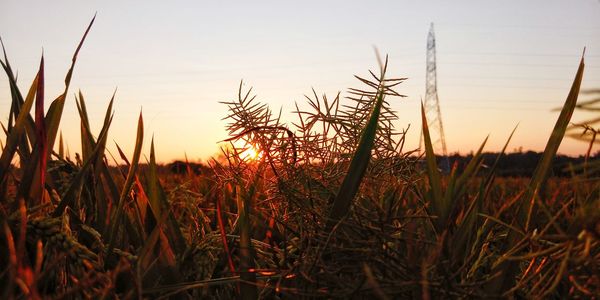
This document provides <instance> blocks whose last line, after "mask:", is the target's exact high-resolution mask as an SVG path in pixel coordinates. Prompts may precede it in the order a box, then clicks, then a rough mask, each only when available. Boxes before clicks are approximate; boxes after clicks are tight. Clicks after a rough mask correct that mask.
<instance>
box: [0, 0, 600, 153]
mask: <svg viewBox="0 0 600 300" xmlns="http://www.w3.org/2000/svg"><path fill="white" fill-rule="evenodd" d="M96 12H97V14H98V16H97V19H96V22H95V24H94V26H93V28H92V30H91V32H90V35H89V36H88V39H87V41H86V43H85V45H84V47H83V49H82V51H81V52H80V56H79V60H78V63H77V65H76V68H75V73H74V77H73V78H74V80H73V82H72V88H71V95H69V98H68V101H67V104H66V108H65V114H64V115H63V121H62V125H61V129H62V131H63V134H64V136H65V139H66V142H67V143H68V145H69V147H70V149H71V153H73V152H75V151H79V147H78V145H79V143H80V139H79V119H78V115H77V110H76V107H75V103H74V96H73V95H74V93H75V92H77V90H78V89H81V90H82V92H83V94H84V95H85V98H86V102H87V104H88V111H89V113H90V116H91V120H90V121H91V124H92V129H93V130H94V132H96V133H97V132H98V131H99V130H100V126H101V122H102V118H103V114H104V111H105V107H106V105H107V103H108V101H109V99H110V96H111V95H112V93H113V90H114V89H115V88H116V87H118V91H117V96H116V103H115V117H114V120H113V125H112V128H111V131H110V138H111V139H112V140H114V141H116V142H117V143H119V144H120V145H121V146H123V148H124V149H125V150H126V151H127V153H128V155H130V153H131V151H132V147H133V142H134V140H135V126H136V119H137V116H138V114H139V111H140V109H142V110H143V114H144V119H145V129H146V141H147V143H146V146H145V150H146V151H147V149H148V147H149V144H148V143H149V141H150V138H151V136H152V134H154V136H155V143H156V148H157V156H158V159H159V160H160V161H169V160H171V159H175V158H182V157H183V155H184V152H187V155H188V157H189V158H190V159H192V160H195V159H197V158H205V157H207V156H209V155H212V154H214V153H215V152H216V151H217V149H218V147H217V141H219V140H223V139H225V138H227V136H226V133H225V131H224V129H223V128H224V125H225V123H224V122H223V121H222V120H221V118H223V117H224V116H226V115H227V110H226V107H225V106H224V105H222V104H219V103H218V102H219V101H228V100H231V99H234V98H235V97H236V96H237V88H238V85H239V82H240V80H242V79H243V80H244V82H245V83H246V87H250V86H252V87H254V91H255V93H256V94H257V95H258V99H259V100H261V101H264V102H266V103H269V104H270V105H271V107H272V109H273V110H275V111H278V110H279V109H280V108H281V107H282V108H283V112H284V113H286V117H289V118H288V120H290V119H293V115H291V114H290V113H289V112H291V111H293V110H294V102H295V101H297V102H299V103H300V104H301V105H302V104H303V102H304V100H303V98H304V96H303V95H304V94H310V93H312V92H311V88H314V89H315V90H316V91H317V93H318V94H323V93H327V94H328V96H330V97H333V96H335V94H336V93H337V92H338V91H342V92H345V91H346V89H347V88H349V87H361V85H360V84H359V83H358V81H357V80H355V79H354V78H353V75H354V74H357V75H366V74H367V70H368V69H376V68H377V63H376V59H375V56H374V52H373V46H376V47H377V48H378V49H379V50H380V51H381V52H382V53H384V54H385V53H387V54H389V56H390V66H389V70H390V73H389V74H390V76H392V77H408V78H409V80H407V81H406V82H405V83H404V84H402V85H400V86H399V88H398V91H399V92H400V93H402V94H405V95H407V96H408V97H407V98H404V99H393V100H392V99H390V101H391V102H392V106H393V107H394V108H395V109H397V110H398V111H399V116H400V121H399V122H398V123H397V127H398V128H399V129H402V128H405V127H406V126H408V124H411V129H410V131H409V136H408V144H407V149H406V150H409V148H410V149H412V148H415V147H417V146H418V145H417V144H418V141H419V137H418V135H419V133H420V121H419V103H420V99H421V97H422V96H424V94H425V85H424V82H425V48H426V39H427V31H428V29H429V23H430V22H434V23H435V29H436V38H437V58H438V66H437V68H438V93H439V98H440V104H441V110H442V115H443V121H444V127H445V131H446V141H447V145H448V150H449V152H455V151H460V152H461V153H463V154H464V153H467V152H469V151H471V150H473V149H474V148H477V147H478V146H479V144H480V143H481V142H482V141H483V139H484V138H485V136H486V135H488V134H490V135H491V137H490V142H489V144H488V147H487V148H486V149H487V150H490V151H494V150H498V149H499V148H501V146H502V145H503V143H504V141H505V139H506V138H507V136H508V134H509V133H510V131H511V130H512V128H513V127H514V126H515V125H516V124H517V123H518V122H520V125H519V129H518V130H517V133H516V134H515V137H514V139H513V142H512V143H511V146H510V147H509V149H514V148H517V147H519V146H522V147H523V148H524V149H533V150H538V151H539V150H543V148H544V146H545V142H546V140H547V139H548V137H549V134H550V132H551V129H552V127H553V125H554V122H555V120H556V118H557V116H558V112H555V111H551V110H552V108H555V107H559V106H561V105H562V103H563V102H564V99H565V97H566V95H567V94H568V90H569V87H570V84H571V82H572V79H573V77H574V75H575V71H576V69H577V64H578V62H579V59H580V56H581V53H582V50H583V47H587V51H586V72H585V74H584V82H583V88H600V2H599V1H597V0H577V1H564V0H563V1H368V2H367V1H295V2H284V1H245V2H241V1H240V2H233V1H221V2H217V1H211V2H208V1H127V3H121V1H15V0H2V2H1V3H0V36H1V37H2V39H3V41H4V44H5V45H6V47H7V51H8V55H9V59H10V63H11V64H12V66H13V68H15V69H17V70H18V72H19V82H20V85H21V89H22V90H26V89H27V88H28V86H29V84H30V83H31V80H32V79H33V76H34V75H35V72H36V71H37V67H38V64H39V58H40V54H41V52H42V48H43V51H44V57H45V62H46V75H45V76H46V80H47V81H46V86H47V90H46V95H47V97H48V98H52V99H53V98H54V97H56V96H57V95H59V93H60V92H61V91H62V89H63V83H62V82H63V79H64V75H65V73H66V71H67V69H68V67H69V64H70V58H71V55H72V53H73V51H74V50H75V47H76V45H77V42H78V41H79V39H80V37H81V36H82V34H83V32H84V30H85V28H86V26H87V24H88V22H89V20H90V19H91V18H92V16H93V15H94V13H96ZM1 77H2V79H1V80H0V121H2V122H3V123H6V120H7V115H8V110H9V102H10V101H9V99H10V93H9V90H8V82H7V80H6V77H5V76H4V75H2V76H1ZM584 117H585V116H583V115H581V114H578V113H576V114H575V116H574V119H573V120H574V121H577V120H581V119H583V118H584ZM110 149H114V148H113V147H110ZM585 150H586V145H585V144H583V143H581V142H576V141H572V140H570V139H566V140H565V141H564V142H563V146H562V147H561V150H560V152H562V153H567V154H572V155H575V154H581V153H583V152H584V151H585Z"/></svg>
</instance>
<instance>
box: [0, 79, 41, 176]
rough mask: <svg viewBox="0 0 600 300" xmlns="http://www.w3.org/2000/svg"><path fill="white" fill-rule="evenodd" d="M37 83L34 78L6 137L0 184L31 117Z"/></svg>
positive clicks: (1, 158) (0, 165)
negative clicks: (26, 123)
mask: <svg viewBox="0 0 600 300" xmlns="http://www.w3.org/2000/svg"><path fill="white" fill-rule="evenodd" d="M37 82H38V76H36V77H35V79H34V80H33V83H32V84H31V87H30V88H29V92H28V93H27V98H26V100H25V103H24V105H23V106H22V107H21V110H20V111H19V116H18V118H17V120H16V122H15V125H14V126H13V128H12V130H11V131H10V132H9V133H8V136H7V137H6V144H5V145H4V150H3V151H2V156H1V157H0V182H2V181H4V180H5V179H6V175H7V173H8V169H9V167H10V163H11V162H12V160H13V157H14V155H15V152H16V150H17V147H18V143H19V139H20V138H21V137H22V135H23V133H24V132H25V122H26V121H27V118H28V117H29V118H30V117H31V116H30V115H29V112H30V111H31V107H32V106H33V100H34V96H35V94H36V89H37V86H38V83H37Z"/></svg>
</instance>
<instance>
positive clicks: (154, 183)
mask: <svg viewBox="0 0 600 300" xmlns="http://www.w3.org/2000/svg"><path fill="white" fill-rule="evenodd" d="M157 169H158V167H157V164H156V156H155V152H154V138H153V139H152V142H151V144H150V165H149V172H148V190H147V196H148V202H149V204H150V208H151V209H152V213H153V214H154V216H155V218H156V219H159V218H160V217H161V216H162V215H163V214H165V213H166V214H168V217H167V220H166V222H165V224H166V230H165V231H166V232H167V233H168V237H169V243H170V244H171V247H173V250H174V252H175V253H183V251H184V250H185V248H186V242H185V238H184V237H183V234H182V233H181V229H180V227H179V223H178V222H177V219H175V215H173V212H172V211H171V207H170V204H169V202H168V201H167V195H166V193H165V191H164V189H163V187H162V186H161V184H160V180H159V178H158V172H157Z"/></svg>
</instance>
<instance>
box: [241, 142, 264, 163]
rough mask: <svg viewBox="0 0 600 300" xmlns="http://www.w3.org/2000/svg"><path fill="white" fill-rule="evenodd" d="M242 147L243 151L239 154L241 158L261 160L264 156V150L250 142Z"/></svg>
mask: <svg viewBox="0 0 600 300" xmlns="http://www.w3.org/2000/svg"><path fill="white" fill-rule="evenodd" d="M241 149H242V150H243V151H242V152H241V153H240V154H239V155H240V158H241V159H243V160H245V161H252V160H259V159H261V158H262V155H263V154H262V151H260V150H259V149H258V148H257V147H256V146H254V145H252V144H250V143H246V144H245V145H244V146H243V147H241Z"/></svg>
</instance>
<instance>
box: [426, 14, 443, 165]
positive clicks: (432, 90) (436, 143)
mask: <svg viewBox="0 0 600 300" xmlns="http://www.w3.org/2000/svg"><path fill="white" fill-rule="evenodd" d="M425 83H426V89H425V103H424V104H423V106H424V108H425V115H426V116H427V126H428V127H429V132H430V133H431V143H432V144H433V148H434V151H435V152H436V153H437V154H438V155H439V154H441V155H443V156H445V157H446V159H445V163H444V164H445V165H444V166H443V169H444V170H445V171H449V169H450V166H449V162H448V151H447V149H446V139H445V137H444V126H443V125H442V112H441V111H440V100H439V98H438V94H437V75H436V63H435V34H434V33H433V23H431V27H430V29H429V34H428V35H427V75H426V78H425ZM422 145H423V134H421V138H420V141H419V148H421V146H422ZM440 148H441V149H440ZM421 149H422V148H421ZM440 150H441V153H439V152H440Z"/></svg>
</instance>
